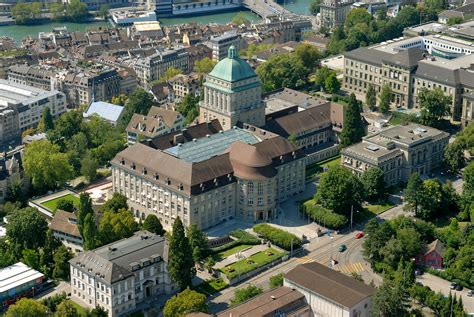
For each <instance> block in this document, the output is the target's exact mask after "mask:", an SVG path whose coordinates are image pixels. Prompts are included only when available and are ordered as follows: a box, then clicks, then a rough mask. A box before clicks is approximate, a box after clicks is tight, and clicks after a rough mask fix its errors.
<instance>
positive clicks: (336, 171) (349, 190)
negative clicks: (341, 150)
mask: <svg viewBox="0 0 474 317" xmlns="http://www.w3.org/2000/svg"><path fill="white" fill-rule="evenodd" d="M362 196H363V195H362V185H361V183H360V181H359V179H358V178H357V176H355V175H354V174H352V172H351V171H350V170H348V169H347V168H345V167H342V166H340V165H338V166H333V167H330V168H329V170H328V171H327V172H326V173H324V174H323V175H322V176H321V179H320V181H319V187H318V190H317V192H316V201H317V202H318V203H320V204H321V205H322V206H323V207H324V208H328V209H331V210H333V211H335V212H337V213H339V214H344V215H347V214H349V213H350V210H351V206H352V205H353V206H359V205H360V203H361V201H362Z"/></svg>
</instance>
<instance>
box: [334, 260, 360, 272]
mask: <svg viewBox="0 0 474 317" xmlns="http://www.w3.org/2000/svg"><path fill="white" fill-rule="evenodd" d="M340 271H341V272H342V273H358V272H362V271H364V265H363V263H362V262H357V263H350V264H346V265H344V266H343V267H342V268H341V270H340Z"/></svg>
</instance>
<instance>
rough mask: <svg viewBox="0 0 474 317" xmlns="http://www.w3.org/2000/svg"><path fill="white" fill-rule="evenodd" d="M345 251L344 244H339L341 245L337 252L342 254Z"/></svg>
mask: <svg viewBox="0 0 474 317" xmlns="http://www.w3.org/2000/svg"><path fill="white" fill-rule="evenodd" d="M346 250H347V247H346V245H345V244H341V245H340V246H339V252H344V251H346Z"/></svg>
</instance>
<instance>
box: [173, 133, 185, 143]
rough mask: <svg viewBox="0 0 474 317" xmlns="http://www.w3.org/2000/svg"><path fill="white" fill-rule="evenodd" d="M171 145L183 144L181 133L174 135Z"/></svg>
mask: <svg viewBox="0 0 474 317" xmlns="http://www.w3.org/2000/svg"><path fill="white" fill-rule="evenodd" d="M173 143H174V144H178V143H184V137H183V134H182V133H179V134H176V135H175V136H173Z"/></svg>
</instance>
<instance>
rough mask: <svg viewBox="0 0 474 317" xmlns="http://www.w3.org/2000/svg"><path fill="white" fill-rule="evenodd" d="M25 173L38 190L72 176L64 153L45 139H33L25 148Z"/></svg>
mask: <svg viewBox="0 0 474 317" xmlns="http://www.w3.org/2000/svg"><path fill="white" fill-rule="evenodd" d="M24 168H25V174H26V175H27V176H28V177H30V179H31V184H32V185H33V186H34V187H35V188H36V189H38V190H40V191H43V190H46V189H54V188H57V187H59V186H61V185H63V184H64V183H65V182H66V181H67V180H69V179H70V178H71V177H72V172H73V171H72V167H71V166H70V165H69V162H68V157H67V155H66V154H64V153H61V152H60V151H59V147H58V146H57V145H54V144H52V143H51V142H49V141H47V140H41V141H35V142H32V143H30V144H28V145H27V146H26V148H25V159H24Z"/></svg>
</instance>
